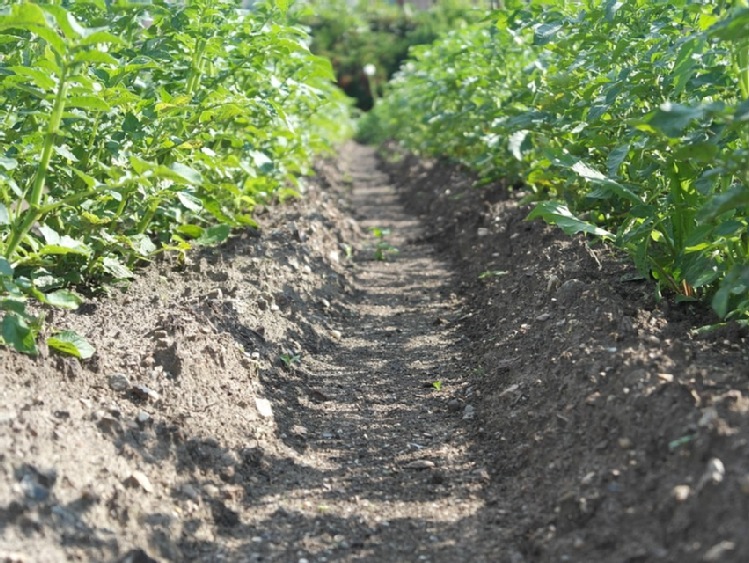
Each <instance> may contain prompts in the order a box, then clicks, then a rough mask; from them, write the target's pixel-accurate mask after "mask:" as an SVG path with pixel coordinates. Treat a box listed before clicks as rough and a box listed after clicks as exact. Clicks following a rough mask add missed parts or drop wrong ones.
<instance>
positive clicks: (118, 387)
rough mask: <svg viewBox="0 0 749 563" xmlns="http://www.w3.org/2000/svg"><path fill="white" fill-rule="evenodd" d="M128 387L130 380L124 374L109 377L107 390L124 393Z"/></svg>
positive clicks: (114, 374)
mask: <svg viewBox="0 0 749 563" xmlns="http://www.w3.org/2000/svg"><path fill="white" fill-rule="evenodd" d="M129 387H130V380H129V379H128V378H127V376H126V375H125V374H124V373H113V374H112V375H110V376H109V388H110V389H111V390H112V391H125V390H127V389H128V388H129Z"/></svg>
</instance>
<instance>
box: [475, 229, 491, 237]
mask: <svg viewBox="0 0 749 563" xmlns="http://www.w3.org/2000/svg"><path fill="white" fill-rule="evenodd" d="M488 235H489V229H487V228H486V227H479V228H478V229H476V236H479V237H485V236H488Z"/></svg>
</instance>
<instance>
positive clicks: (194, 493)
mask: <svg viewBox="0 0 749 563" xmlns="http://www.w3.org/2000/svg"><path fill="white" fill-rule="evenodd" d="M180 490H181V491H182V494H184V495H185V496H186V497H187V498H191V499H193V500H196V499H197V498H198V496H199V493H198V490H197V489H196V488H195V487H193V486H192V485H190V484H188V483H186V484H184V485H182V487H180Z"/></svg>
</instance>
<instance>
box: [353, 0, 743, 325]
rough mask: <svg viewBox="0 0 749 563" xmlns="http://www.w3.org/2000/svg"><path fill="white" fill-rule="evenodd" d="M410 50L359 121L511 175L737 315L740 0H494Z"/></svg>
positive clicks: (543, 202)
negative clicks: (466, 23) (494, 5)
mask: <svg viewBox="0 0 749 563" xmlns="http://www.w3.org/2000/svg"><path fill="white" fill-rule="evenodd" d="M504 4H505V7H504V8H503V9H502V10H499V11H495V12H494V13H493V14H492V16H491V18H489V19H488V20H487V21H485V22H482V23H479V24H476V25H472V26H470V27H467V28H463V29H459V30H456V31H453V32H450V33H448V34H446V35H445V36H443V37H442V38H441V39H440V40H438V41H437V42H436V43H435V44H434V45H431V46H424V47H416V48H414V49H413V50H412V53H413V56H414V59H415V60H414V61H411V62H408V63H406V65H405V66H404V68H403V69H402V71H401V72H400V73H399V74H398V75H397V76H396V77H395V78H394V79H393V81H392V83H391V84H390V85H389V87H388V89H387V93H386V98H385V99H384V100H383V102H384V103H381V104H378V106H377V107H376V108H375V111H374V112H373V113H372V114H370V115H369V116H367V120H366V121H365V123H364V125H365V127H366V129H367V131H369V132H370V133H371V132H375V133H377V134H378V135H379V136H380V138H382V137H383V136H386V135H387V136H393V137H395V138H397V139H400V141H401V142H402V143H403V144H404V145H405V146H406V147H408V148H409V149H410V150H412V151H416V152H418V153H421V154H428V155H439V156H447V157H449V158H451V159H453V160H455V161H457V162H460V163H463V164H465V165H467V166H469V167H470V168H472V169H473V170H476V171H477V172H478V173H479V175H480V177H481V178H482V180H483V181H486V182H489V181H493V180H496V179H499V178H504V179H507V180H509V182H510V183H514V182H522V183H524V184H525V185H526V186H527V189H528V190H529V191H530V196H529V199H530V200H535V201H536V202H537V204H536V206H535V209H534V210H533V212H532V213H531V215H530V217H531V218H536V217H540V218H543V219H545V220H546V221H548V222H550V223H552V224H556V225H558V226H559V227H561V228H562V229H564V230H565V231H566V232H568V233H576V232H585V233H588V234H590V235H594V236H598V237H602V238H604V239H607V240H610V241H611V242H613V243H614V244H615V245H616V246H618V247H620V248H622V249H624V250H626V251H627V252H628V253H629V254H630V256H631V257H632V258H633V259H634V261H635V263H636V265H637V266H638V268H639V269H640V270H641V272H642V273H643V274H648V275H652V276H653V277H654V278H655V279H656V280H657V282H658V288H659V291H661V290H665V291H669V292H672V293H674V294H676V295H677V296H678V298H679V299H686V300H690V299H700V298H703V299H705V298H706V299H710V300H711V302H712V305H713V308H714V309H715V311H716V312H717V313H718V314H719V315H720V317H722V318H727V319H736V320H740V321H742V322H747V321H749V233H748V231H747V229H748V225H749V99H748V98H749V8H748V7H747V4H746V2H745V1H740V2H736V4H735V5H729V4H728V3H725V2H721V3H702V2H689V1H686V0H681V1H677V2H665V1H656V2H653V1H651V0H635V1H632V2H617V1H615V0H608V1H605V2H592V1H576V2H561V1H557V2H549V1H546V2H526V1H523V2H521V1H517V0H516V1H507V2H505V3H504Z"/></svg>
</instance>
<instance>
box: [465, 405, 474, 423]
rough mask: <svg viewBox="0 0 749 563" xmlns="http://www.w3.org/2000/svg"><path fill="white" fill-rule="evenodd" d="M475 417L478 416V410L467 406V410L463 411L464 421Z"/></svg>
mask: <svg viewBox="0 0 749 563" xmlns="http://www.w3.org/2000/svg"><path fill="white" fill-rule="evenodd" d="M474 416H476V409H475V408H474V407H473V405H466V408H464V409H463V420H470V419H472V418H473V417H474Z"/></svg>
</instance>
